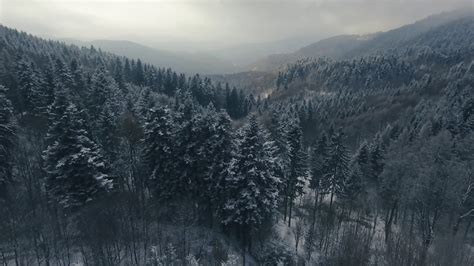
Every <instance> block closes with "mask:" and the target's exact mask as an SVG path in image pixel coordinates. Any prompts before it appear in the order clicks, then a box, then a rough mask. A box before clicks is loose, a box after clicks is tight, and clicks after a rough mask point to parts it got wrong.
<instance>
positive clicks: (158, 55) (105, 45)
mask: <svg viewBox="0 0 474 266" xmlns="http://www.w3.org/2000/svg"><path fill="white" fill-rule="evenodd" d="M61 41H64V42H66V43H71V44H75V45H78V46H86V47H90V46H91V45H93V46H94V47H96V48H100V49H102V50H104V51H107V52H111V53H114V54H117V55H121V56H126V57H130V58H140V59H141V60H142V61H144V62H146V63H150V64H153V65H155V66H158V67H166V68H168V67H170V68H173V69H174V70H176V71H178V72H183V73H188V74H194V73H202V74H222V73H230V72H235V71H237V68H236V67H234V66H233V65H232V64H231V63H229V62H226V61H224V60H221V59H218V58H217V57H214V56H211V55H209V54H205V53H188V52H170V51H165V50H159V49H155V48H152V47H148V46H145V45H142V44H139V43H135V42H131V41H118V40H94V41H89V42H85V41H80V40H75V39H62V40H61Z"/></svg>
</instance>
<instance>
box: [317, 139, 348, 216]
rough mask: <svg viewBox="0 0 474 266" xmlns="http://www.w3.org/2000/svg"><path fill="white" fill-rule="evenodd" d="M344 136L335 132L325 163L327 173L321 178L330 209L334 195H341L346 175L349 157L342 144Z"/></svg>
mask: <svg viewBox="0 0 474 266" xmlns="http://www.w3.org/2000/svg"><path fill="white" fill-rule="evenodd" d="M343 137H344V134H343V133H342V132H335V133H333V135H332V136H331V141H330V143H329V157H328V161H327V167H328V168H327V172H326V173H325V176H324V177H323V182H322V184H323V189H324V190H325V191H326V192H327V193H329V194H330V195H331V201H330V205H329V206H330V209H331V208H332V203H333V199H334V195H341V194H342V191H343V185H344V180H345V179H346V177H347V175H348V163H349V155H348V152H347V148H346V147H345V146H344V143H343Z"/></svg>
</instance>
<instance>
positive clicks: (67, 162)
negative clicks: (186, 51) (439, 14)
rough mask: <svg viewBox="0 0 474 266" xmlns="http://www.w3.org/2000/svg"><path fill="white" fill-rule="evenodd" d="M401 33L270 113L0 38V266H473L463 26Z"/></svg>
mask: <svg viewBox="0 0 474 266" xmlns="http://www.w3.org/2000/svg"><path fill="white" fill-rule="evenodd" d="M386 34H391V33H390V32H388V33H386ZM405 34H406V35H404V36H405V37H403V38H402V37H400V36H398V35H396V34H393V33H392V35H390V36H391V37H392V38H393V39H392V40H391V39H389V38H385V39H384V38H382V37H383V36H382V37H380V38H379V39H382V41H383V40H385V42H382V41H380V40H378V39H377V38H375V39H373V42H376V41H379V43H378V46H377V50H371V51H373V52H371V53H369V52H367V51H366V50H364V52H363V53H362V52H360V51H362V50H363V49H362V48H360V47H359V48H357V49H355V50H353V54H352V55H351V56H349V55H347V56H344V57H341V58H330V57H318V58H304V59H300V60H296V61H294V62H291V63H289V64H287V65H285V66H284V67H282V68H280V69H279V70H278V71H277V72H275V73H274V80H273V81H272V82H273V83H272V88H273V89H272V90H271V92H270V93H267V92H266V94H265V95H263V94H259V93H258V92H256V90H249V89H246V88H245V86H242V87H239V84H238V82H232V81H229V82H228V83H226V82H221V81H219V82H217V81H215V80H213V79H212V77H208V76H204V75H199V74H196V75H185V74H181V73H178V72H175V71H174V70H172V69H168V68H158V67H155V66H154V65H151V64H148V63H144V61H145V59H143V58H141V59H137V58H127V57H123V56H118V55H115V54H112V53H109V52H106V51H103V50H101V49H99V48H96V47H94V46H91V47H78V46H75V45H68V44H65V43H63V42H60V41H52V40H46V39H42V38H39V37H35V36H33V35H30V34H28V33H25V32H21V31H18V30H16V29H13V28H9V27H6V26H0V262H1V263H2V265H167V266H168V265H393V266H395V265H466V266H467V265H474V229H473V228H474V225H473V222H474V88H473V86H474V46H473V44H474V17H473V16H472V14H471V15H469V16H464V17H461V18H457V19H453V20H451V21H449V22H446V23H443V24H441V25H437V26H436V27H432V28H431V29H429V30H426V31H423V32H415V33H413V32H412V33H410V34H408V33H405ZM387 36H388V35H387ZM407 36H408V37H407ZM396 38H398V39H396ZM386 40H390V41H386ZM394 40H397V41H396V42H395V41H394ZM388 43H390V44H394V46H393V47H392V46H389V45H388ZM374 46H375V45H374ZM367 47H368V46H367ZM367 49H368V48H367ZM142 60H143V61H142ZM236 83H237V84H236ZM255 83H258V81H255ZM230 84H232V85H230ZM246 84H248V82H247V83H246ZM250 92H252V93H250ZM267 94H268V95H267Z"/></svg>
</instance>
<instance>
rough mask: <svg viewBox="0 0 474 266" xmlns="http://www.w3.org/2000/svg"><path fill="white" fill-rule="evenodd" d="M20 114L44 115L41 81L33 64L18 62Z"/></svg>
mask: <svg viewBox="0 0 474 266" xmlns="http://www.w3.org/2000/svg"><path fill="white" fill-rule="evenodd" d="M17 75H18V86H19V94H20V101H19V102H20V108H21V110H20V111H21V112H27V113H28V114H29V115H33V116H40V115H41V114H44V113H45V107H46V102H45V99H44V97H43V91H42V81H41V78H40V76H39V74H38V72H37V71H36V67H35V65H34V64H33V63H28V62H27V61H26V60H23V59H22V60H20V62H19V63H18V66H17Z"/></svg>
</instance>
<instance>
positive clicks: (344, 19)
mask: <svg viewBox="0 0 474 266" xmlns="http://www.w3.org/2000/svg"><path fill="white" fill-rule="evenodd" d="M460 6H465V7H467V8H473V1H472V0H0V23H1V24H3V25H6V26H9V27H14V28H17V29H20V30H23V31H27V32H30V33H32V34H36V35H41V36H44V37H55V38H76V39H82V40H92V39H121V40H133V41H137V42H141V43H144V44H148V45H151V44H156V43H161V42H168V43H175V42H201V43H213V44H214V45H228V44H239V43H252V42H266V41H273V40H281V39H287V38H295V37H302V36H315V38H320V37H327V36H333V35H338V34H344V33H352V34H363V33H371V32H376V31H383V30H388V29H391V28H395V27H397V26H400V25H403V24H407V23H412V22H414V21H416V20H418V19H421V18H423V17H425V16H427V15H430V14H434V13H439V12H441V11H445V10H452V9H455V8H458V7H460Z"/></svg>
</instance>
